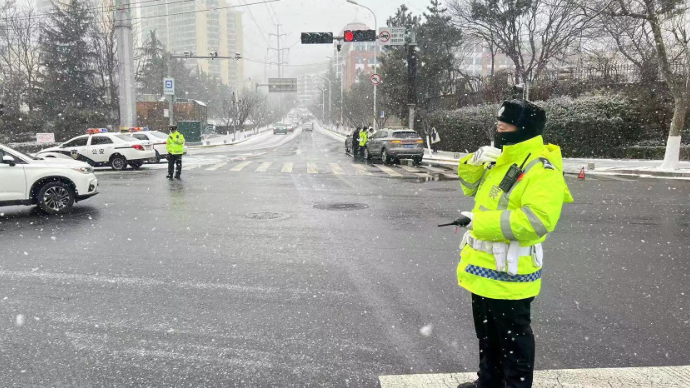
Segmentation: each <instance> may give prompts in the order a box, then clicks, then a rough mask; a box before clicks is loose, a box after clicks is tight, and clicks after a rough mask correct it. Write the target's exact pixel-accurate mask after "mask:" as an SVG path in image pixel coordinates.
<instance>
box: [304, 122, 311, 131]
mask: <svg viewBox="0 0 690 388" xmlns="http://www.w3.org/2000/svg"><path fill="white" fill-rule="evenodd" d="M302 130H303V131H310V132H311V131H313V130H314V123H313V122H308V123H304V124H303V125H302Z"/></svg>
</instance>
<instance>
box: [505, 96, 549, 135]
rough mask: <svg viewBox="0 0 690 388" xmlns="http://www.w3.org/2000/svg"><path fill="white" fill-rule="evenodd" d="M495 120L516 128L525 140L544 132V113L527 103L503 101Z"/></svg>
mask: <svg viewBox="0 0 690 388" xmlns="http://www.w3.org/2000/svg"><path fill="white" fill-rule="evenodd" d="M497 119H498V121H503V122H504V123H508V124H512V125H514V126H516V127H517V132H520V133H521V134H522V136H523V137H524V139H525V140H527V139H531V138H533V137H535V136H539V135H541V134H542V133H543V132H544V126H545V125H546V112H545V111H544V109H542V108H540V107H538V106H537V105H535V104H533V103H531V102H529V101H524V100H511V101H503V105H501V109H499V110H498V117H497Z"/></svg>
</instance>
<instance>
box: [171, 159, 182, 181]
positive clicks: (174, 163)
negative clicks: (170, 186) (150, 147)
mask: <svg viewBox="0 0 690 388" xmlns="http://www.w3.org/2000/svg"><path fill="white" fill-rule="evenodd" d="M175 166H177V174H176V175H175V176H176V177H179V176H180V174H182V155H173V154H168V176H169V177H171V176H173V173H174V172H175Z"/></svg>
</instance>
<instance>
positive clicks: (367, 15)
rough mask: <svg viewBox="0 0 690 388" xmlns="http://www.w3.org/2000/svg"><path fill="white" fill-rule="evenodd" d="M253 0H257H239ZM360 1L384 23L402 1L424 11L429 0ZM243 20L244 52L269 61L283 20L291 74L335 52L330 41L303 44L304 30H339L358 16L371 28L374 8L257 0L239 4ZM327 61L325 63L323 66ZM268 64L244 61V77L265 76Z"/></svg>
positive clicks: (320, 0) (328, 1)
mask: <svg viewBox="0 0 690 388" xmlns="http://www.w3.org/2000/svg"><path fill="white" fill-rule="evenodd" d="M243 2H244V3H251V2H254V0H239V1H237V3H243ZM359 3H360V4H362V5H366V6H367V7H369V8H371V9H372V10H373V11H374V12H375V13H376V17H377V19H378V25H379V26H384V25H385V23H386V20H387V19H388V18H389V17H390V16H392V15H393V14H394V13H395V11H396V10H397V9H398V7H399V6H400V5H401V4H405V5H407V7H408V8H409V9H410V10H411V11H412V12H413V13H414V14H418V15H421V14H422V12H424V11H425V10H426V7H427V5H428V4H429V0H359ZM237 10H239V11H241V12H242V13H243V14H244V16H243V22H244V53H243V55H244V56H245V57H246V58H248V59H252V60H256V61H262V62H265V61H266V52H267V51H266V49H267V47H269V46H268V44H269V42H270V44H271V47H276V37H275V36H269V34H271V33H272V34H276V26H275V24H276V23H279V24H281V31H280V33H281V34H283V33H285V34H287V36H284V37H282V38H281V47H289V48H290V51H289V54H288V53H287V52H284V53H285V55H286V60H287V62H288V66H286V67H285V73H284V76H291V75H294V74H295V73H296V71H300V70H303V69H304V67H300V66H295V65H302V64H309V63H320V62H326V61H328V58H326V57H327V56H331V55H332V54H333V51H332V50H333V49H332V46H330V45H302V44H301V43H300V33H301V32H321V31H322V32H334V33H338V32H340V30H341V29H342V28H343V27H345V25H346V24H347V23H350V22H352V21H354V20H355V19H356V20H359V21H361V22H364V23H366V24H367V25H369V26H370V27H371V28H372V29H373V27H374V18H373V16H372V15H371V12H369V11H368V10H366V9H364V8H362V7H358V6H356V5H354V4H350V3H348V2H347V1H346V0H281V1H278V2H274V3H270V4H258V5H252V6H248V7H242V8H238V9H237ZM269 54H270V58H269V61H272V62H277V59H278V58H277V56H276V52H275V51H274V50H271V51H270V53H269ZM325 67H326V65H325V64H324V70H325ZM264 72H265V66H264V65H263V64H260V63H256V62H251V61H245V77H252V78H253V79H256V78H259V79H263V77H264ZM269 76H272V77H276V76H277V67H276V66H275V65H272V66H271V72H270V73H269Z"/></svg>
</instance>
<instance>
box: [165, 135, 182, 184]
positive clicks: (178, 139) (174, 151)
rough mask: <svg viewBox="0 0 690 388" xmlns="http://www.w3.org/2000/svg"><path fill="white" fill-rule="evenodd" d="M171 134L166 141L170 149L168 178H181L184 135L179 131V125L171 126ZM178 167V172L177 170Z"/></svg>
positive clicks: (168, 149)
mask: <svg viewBox="0 0 690 388" xmlns="http://www.w3.org/2000/svg"><path fill="white" fill-rule="evenodd" d="M169 129H170V135H168V139H167V140H166V141H165V148H166V150H167V151H168V176H167V178H168V179H173V173H174V174H175V179H180V178H181V174H182V154H183V153H184V136H183V135H182V134H181V133H179V132H178V131H177V125H171V126H170V127H169ZM175 167H177V172H175Z"/></svg>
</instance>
